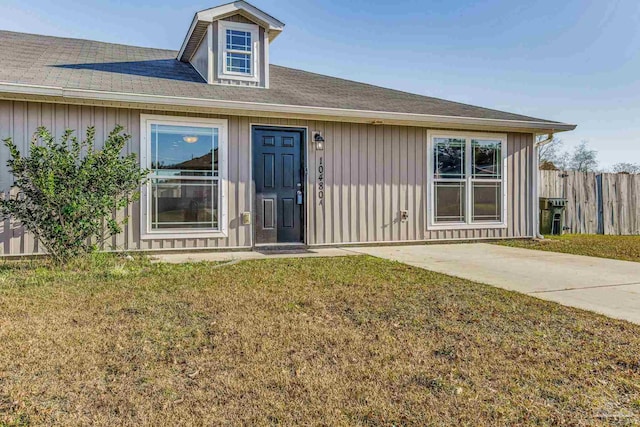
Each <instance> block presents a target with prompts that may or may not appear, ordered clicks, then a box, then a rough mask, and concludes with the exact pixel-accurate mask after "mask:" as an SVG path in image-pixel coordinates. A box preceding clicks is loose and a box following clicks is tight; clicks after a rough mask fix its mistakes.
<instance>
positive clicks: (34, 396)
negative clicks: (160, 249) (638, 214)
mask: <svg viewBox="0 0 640 427" xmlns="http://www.w3.org/2000/svg"><path fill="white" fill-rule="evenodd" d="M124 263H125V261H122V260H118V259H115V258H111V257H107V256H102V257H100V263H99V265H93V266H91V265H89V266H79V267H78V268H77V269H75V270H73V269H72V270H67V271H60V270H55V269H49V268H46V267H37V265H28V264H18V265H13V264H7V265H6V266H5V267H3V268H2V269H1V270H0V425H43V424H45V425H64V426H73V425H104V426H107V425H108V426H113V425H131V426H134V425H135V426H137V425H154V426H157V425H219V424H231V425H242V424H244V425H277V424H282V425H331V426H334V425H350V426H352V425H389V426H391V425H420V426H422V425H442V424H448V425H456V426H458V425H470V426H477V425H611V424H615V425H634V424H637V423H640V358H639V354H640V351H639V350H640V326H636V325H632V324H630V323H626V322H623V321H618V320H612V319H608V318H605V317H602V316H599V315H596V314H592V313H589V312H585V311H580V310H576V309H572V308H567V307H563V306H560V305H557V304H553V303H550V302H545V301H541V300H537V299H534V298H531V297H528V296H524V295H520V294H516V293H512V292H508V291H504V290H501V289H496V288H493V287H489V286H485V285H480V284H476V283H472V282H468V281H465V280H462V279H456V278H452V277H448V276H444V275H441V274H436V273H432V272H428V271H423V270H419V269H416V268H412V267H409V266H405V265H403V264H398V263H393V262H388V261H382V260H378V259H374V258H369V257H346V258H336V259H327V258H315V259H310V258H307V259H273V260H261V261H250V262H241V263H237V264H233V265H220V264H216V265H214V264H206V263H201V264H185V265H159V264H153V265H152V264H149V263H148V262H146V261H143V260H141V261H135V262H130V263H128V264H124Z"/></svg>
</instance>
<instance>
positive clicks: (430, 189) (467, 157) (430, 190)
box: [427, 131, 508, 230]
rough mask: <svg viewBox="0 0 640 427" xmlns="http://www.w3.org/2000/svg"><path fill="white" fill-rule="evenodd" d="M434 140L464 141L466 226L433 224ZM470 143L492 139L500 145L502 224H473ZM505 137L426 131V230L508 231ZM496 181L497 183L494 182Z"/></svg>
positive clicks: (500, 222)
mask: <svg viewBox="0 0 640 427" xmlns="http://www.w3.org/2000/svg"><path fill="white" fill-rule="evenodd" d="M435 138H464V139H465V140H466V147H465V177H466V178H465V182H466V183H467V184H466V194H465V197H466V199H465V218H466V222H464V223H462V222H460V223H436V222H435V197H434V196H435V182H436V180H435V179H434V173H433V162H434V159H433V148H434V143H433V140H434V139H435ZM472 139H495V140H499V141H500V142H501V148H500V151H501V153H502V220H501V221H482V222H473V218H472V215H471V214H472V209H473V206H472V204H473V192H472V189H471V188H470V185H469V183H470V182H472V181H473V179H472V178H470V177H471V172H472V164H471V159H472V158H471V156H472V153H471V140H472ZM507 150H508V149H507V135H506V134H503V133H482V132H442V131H427V218H428V221H427V230H481V229H495V228H507V211H508V210H507V208H508V205H507V194H508V191H507V185H508V182H507V169H508V165H507V162H508V153H507ZM496 181H497V180H496Z"/></svg>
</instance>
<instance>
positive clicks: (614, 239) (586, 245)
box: [497, 234, 640, 262]
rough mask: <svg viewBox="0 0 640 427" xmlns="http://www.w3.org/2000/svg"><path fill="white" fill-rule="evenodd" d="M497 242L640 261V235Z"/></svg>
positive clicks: (587, 235) (578, 236)
mask: <svg viewBox="0 0 640 427" xmlns="http://www.w3.org/2000/svg"><path fill="white" fill-rule="evenodd" d="M497 244H499V245H504V246H512V247H518V248H525V249H537V250H541V251H552V252H563V253H567V254H574V255H587V256H594V257H600V258H612V259H620V260H623V261H635V262H640V236H603V235H598V234H565V235H562V236H545V238H544V240H509V241H503V242H499V243H497Z"/></svg>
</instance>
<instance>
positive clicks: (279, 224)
mask: <svg viewBox="0 0 640 427" xmlns="http://www.w3.org/2000/svg"><path fill="white" fill-rule="evenodd" d="M303 136H304V131H302V130H290V129H281V128H269V127H254V128H253V180H254V183H255V189H256V198H255V205H254V206H255V228H256V244H265V243H274V244H277V243H302V241H303V234H302V233H303V229H304V227H303V218H304V217H303V213H304V209H303V203H304V193H303V192H304V166H303V151H302V141H303Z"/></svg>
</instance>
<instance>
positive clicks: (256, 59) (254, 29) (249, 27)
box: [218, 21, 260, 82]
mask: <svg viewBox="0 0 640 427" xmlns="http://www.w3.org/2000/svg"><path fill="white" fill-rule="evenodd" d="M227 30H239V31H246V32H249V33H251V44H252V46H251V62H252V63H251V74H244V73H235V72H231V71H227V52H228V50H227ZM259 38H260V34H259V31H258V25H256V24H246V23H244V22H231V21H218V78H219V79H223V78H225V79H230V80H242V81H249V82H259V80H260V73H259V70H260V40H259ZM243 53H248V52H243Z"/></svg>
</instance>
